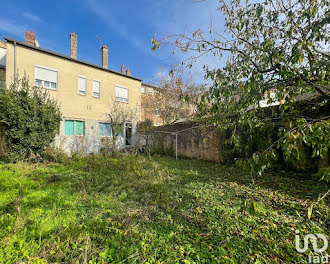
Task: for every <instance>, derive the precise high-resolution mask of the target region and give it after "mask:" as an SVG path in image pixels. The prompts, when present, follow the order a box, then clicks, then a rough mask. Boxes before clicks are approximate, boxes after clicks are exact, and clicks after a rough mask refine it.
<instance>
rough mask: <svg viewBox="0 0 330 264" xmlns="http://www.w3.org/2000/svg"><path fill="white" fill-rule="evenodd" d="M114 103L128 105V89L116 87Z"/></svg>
mask: <svg viewBox="0 0 330 264" xmlns="http://www.w3.org/2000/svg"><path fill="white" fill-rule="evenodd" d="M116 102H123V103H128V88H125V87H120V86H116Z"/></svg>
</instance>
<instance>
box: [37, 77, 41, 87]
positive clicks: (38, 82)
mask: <svg viewBox="0 0 330 264" xmlns="http://www.w3.org/2000/svg"><path fill="white" fill-rule="evenodd" d="M36 86H39V87H42V80H38V79H36Z"/></svg>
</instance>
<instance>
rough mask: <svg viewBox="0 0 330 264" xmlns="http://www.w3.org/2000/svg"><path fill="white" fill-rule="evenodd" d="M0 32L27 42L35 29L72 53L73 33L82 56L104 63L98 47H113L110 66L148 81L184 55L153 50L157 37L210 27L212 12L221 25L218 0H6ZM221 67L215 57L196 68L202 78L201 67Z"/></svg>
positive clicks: (44, 43) (45, 42)
mask: <svg viewBox="0 0 330 264" xmlns="http://www.w3.org/2000/svg"><path fill="white" fill-rule="evenodd" d="M1 6H2V8H1V9H2V11H1V14H0V35H1V39H3V36H8V37H12V38H15V39H18V40H22V41H23V40H24V32H25V30H27V29H29V30H32V31H34V32H35V35H36V38H37V40H38V42H39V44H40V46H41V47H43V48H45V49H50V50H53V51H56V52H59V53H62V54H66V55H69V53H70V39H69V34H70V33H71V32H76V34H78V58H79V59H81V60H85V61H88V62H91V63H95V64H101V52H100V47H101V45H103V44H106V45H107V46H108V47H109V67H110V68H111V69H114V70H117V71H119V70H120V67H121V65H122V64H125V66H126V67H129V68H130V69H131V71H132V75H134V76H136V77H140V78H142V79H143V80H144V81H145V82H150V81H151V80H152V78H153V77H154V76H155V75H157V73H159V72H160V70H161V69H165V70H168V69H169V68H170V67H171V65H172V64H174V63H176V62H178V61H179V60H181V59H182V55H181V54H180V53H177V54H175V55H172V54H170V53H169V52H168V50H166V49H163V50H160V51H157V52H152V51H151V47H152V45H151V39H152V37H153V36H154V35H158V36H160V35H163V34H165V35H166V34H174V33H182V32H184V31H188V32H189V31H192V30H194V29H196V28H202V29H204V30H207V28H208V26H209V23H210V16H211V15H212V16H213V23H214V24H215V25H216V26H217V27H218V28H221V26H222V25H223V19H222V17H221V16H220V15H219V13H218V12H217V6H218V2H217V0H207V1H204V2H201V3H194V2H193V1H192V0H159V1H157V0H138V1H137V0H126V1H122V0H71V1H69V0H57V1H32V0H30V1H26V0H24V1H23V0H21V1H17V0H16V1H15V0H2V1H1ZM205 63H208V64H212V65H215V66H216V65H217V63H219V62H217V61H215V60H214V58H212V57H209V58H203V59H202V60H201V61H200V62H198V63H197V65H196V67H195V68H194V71H197V72H198V75H199V76H203V70H202V66H203V64H205Z"/></svg>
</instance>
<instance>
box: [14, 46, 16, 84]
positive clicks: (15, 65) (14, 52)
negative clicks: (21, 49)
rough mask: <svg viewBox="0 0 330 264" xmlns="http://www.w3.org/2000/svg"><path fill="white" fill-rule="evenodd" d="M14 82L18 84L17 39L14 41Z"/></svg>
mask: <svg viewBox="0 0 330 264" xmlns="http://www.w3.org/2000/svg"><path fill="white" fill-rule="evenodd" d="M14 83H15V84H16V41H14Z"/></svg>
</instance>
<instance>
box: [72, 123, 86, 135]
mask: <svg viewBox="0 0 330 264" xmlns="http://www.w3.org/2000/svg"><path fill="white" fill-rule="evenodd" d="M84 131H85V122H84V121H74V134H75V135H78V136H83V135H84Z"/></svg>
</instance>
